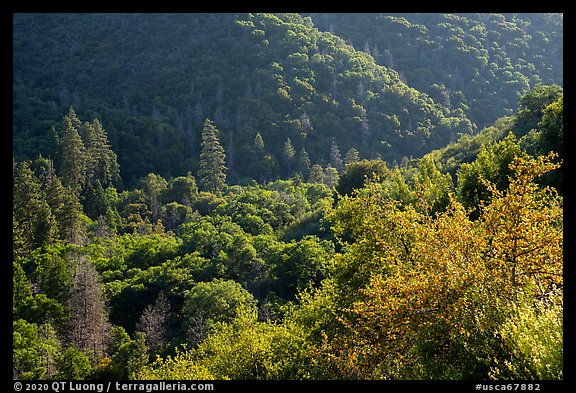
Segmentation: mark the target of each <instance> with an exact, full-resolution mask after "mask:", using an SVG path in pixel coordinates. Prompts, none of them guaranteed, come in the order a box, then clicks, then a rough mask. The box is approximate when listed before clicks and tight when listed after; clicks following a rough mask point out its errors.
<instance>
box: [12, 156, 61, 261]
mask: <svg viewBox="0 0 576 393" xmlns="http://www.w3.org/2000/svg"><path fill="white" fill-rule="evenodd" d="M13 198H14V199H13V204H12V209H13V210H12V211H13V236H14V245H13V247H14V250H13V252H14V255H26V254H27V253H28V252H30V251H32V250H33V249H34V248H36V247H39V246H41V245H42V244H47V243H50V242H51V241H53V240H55V238H56V234H57V227H56V221H55V219H54V216H53V215H52V211H51V210H50V206H48V204H47V203H46V201H45V199H44V194H43V192H42V189H41V185H40V181H39V179H38V178H37V177H36V175H34V172H33V171H32V168H31V163H30V162H29V161H23V162H21V163H20V164H19V165H18V166H17V168H16V173H15V177H14V185H13Z"/></svg>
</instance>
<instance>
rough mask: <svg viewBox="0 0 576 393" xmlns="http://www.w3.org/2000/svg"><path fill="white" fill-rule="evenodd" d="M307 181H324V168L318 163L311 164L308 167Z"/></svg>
mask: <svg viewBox="0 0 576 393" xmlns="http://www.w3.org/2000/svg"><path fill="white" fill-rule="evenodd" d="M308 181H309V182H310V183H320V184H322V183H324V170H323V169H322V166H321V165H319V164H314V165H312V168H310V176H308Z"/></svg>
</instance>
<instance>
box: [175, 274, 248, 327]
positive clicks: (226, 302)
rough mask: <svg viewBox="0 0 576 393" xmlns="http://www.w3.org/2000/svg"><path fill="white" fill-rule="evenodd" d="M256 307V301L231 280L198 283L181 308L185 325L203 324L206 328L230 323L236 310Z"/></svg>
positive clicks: (186, 296) (187, 295)
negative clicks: (242, 307)
mask: <svg viewBox="0 0 576 393" xmlns="http://www.w3.org/2000/svg"><path fill="white" fill-rule="evenodd" d="M240 306H244V307H247V308H250V309H254V310H255V307H256V299H254V297H253V296H252V294H251V293H250V292H248V291H246V290H245V289H244V288H242V286H241V285H240V284H238V283H237V282H235V281H232V280H226V281H225V280H212V281H210V282H199V283H198V284H196V285H195V286H194V287H193V288H192V289H191V290H190V291H189V292H188V293H187V294H186V295H185V303H184V308H183V311H182V312H183V314H184V315H185V321H186V322H185V325H186V326H187V327H189V326H190V325H191V324H193V323H198V322H200V323H203V324H205V325H206V327H207V328H210V327H212V325H214V324H215V323H216V322H230V321H231V320H232V319H233V318H234V316H235V315H236V309H237V308H238V307H240Z"/></svg>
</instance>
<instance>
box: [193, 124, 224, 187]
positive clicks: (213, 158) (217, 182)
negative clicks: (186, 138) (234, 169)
mask: <svg viewBox="0 0 576 393" xmlns="http://www.w3.org/2000/svg"><path fill="white" fill-rule="evenodd" d="M225 162H226V155H225V153H224V149H223V148H222V146H221V145H220V141H219V139H218V130H216V127H215V126H214V123H213V122H212V121H210V120H209V119H206V121H205V122H204V128H203V129H202V153H201V154H200V169H199V170H198V176H199V178H200V184H201V185H202V189H203V191H209V192H213V193H216V194H217V193H219V192H220V191H222V189H223V188H224V186H225V185H226V169H227V168H226V163H225Z"/></svg>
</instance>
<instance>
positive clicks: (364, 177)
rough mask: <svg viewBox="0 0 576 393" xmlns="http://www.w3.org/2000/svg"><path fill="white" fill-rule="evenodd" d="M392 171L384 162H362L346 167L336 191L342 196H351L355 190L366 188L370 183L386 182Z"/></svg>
mask: <svg viewBox="0 0 576 393" xmlns="http://www.w3.org/2000/svg"><path fill="white" fill-rule="evenodd" d="M389 174H390V169H388V166H387V165H386V162H385V161H382V160H362V161H357V162H353V163H351V164H350V165H346V169H345V171H344V173H343V174H342V176H340V179H339V180H338V186H337V187H336V191H338V193H339V194H340V195H351V194H352V192H353V191H354V190H357V189H360V188H362V187H364V186H365V185H366V184H367V183H368V182H370V181H376V180H384V178H385V177H386V176H388V175H389Z"/></svg>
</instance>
